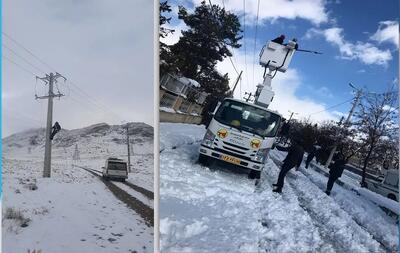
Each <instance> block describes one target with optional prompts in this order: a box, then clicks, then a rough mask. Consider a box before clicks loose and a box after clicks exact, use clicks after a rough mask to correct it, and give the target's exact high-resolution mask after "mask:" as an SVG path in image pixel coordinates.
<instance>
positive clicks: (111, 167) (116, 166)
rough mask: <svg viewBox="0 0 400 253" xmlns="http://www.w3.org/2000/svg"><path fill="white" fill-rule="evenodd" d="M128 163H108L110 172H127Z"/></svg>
mask: <svg viewBox="0 0 400 253" xmlns="http://www.w3.org/2000/svg"><path fill="white" fill-rule="evenodd" d="M126 167H127V166H126V163H118V162H108V169H109V170H126Z"/></svg>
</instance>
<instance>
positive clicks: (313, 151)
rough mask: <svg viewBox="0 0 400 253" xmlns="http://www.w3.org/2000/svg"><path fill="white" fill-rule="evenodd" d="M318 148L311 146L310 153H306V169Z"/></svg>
mask: <svg viewBox="0 0 400 253" xmlns="http://www.w3.org/2000/svg"><path fill="white" fill-rule="evenodd" d="M319 148H320V146H317V145H313V146H312V148H311V150H310V152H309V153H308V156H307V160H306V169H308V166H309V165H310V163H311V161H312V160H313V159H314V157H315V155H316V154H317V151H318V149H319Z"/></svg>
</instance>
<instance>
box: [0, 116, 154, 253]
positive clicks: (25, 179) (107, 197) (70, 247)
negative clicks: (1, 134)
mask: <svg viewBox="0 0 400 253" xmlns="http://www.w3.org/2000/svg"><path fill="white" fill-rule="evenodd" d="M124 127H125V125H124V126H120V125H107V124H105V123H100V124H96V125H92V126H88V127H85V128H81V129H74V130H61V131H60V132H59V133H58V134H57V135H56V136H55V138H54V140H53V145H52V174H51V178H42V171H43V156H44V142H45V138H44V133H45V130H44V129H31V130H28V131H24V132H21V133H17V134H14V135H11V136H9V137H7V138H4V139H3V140H2V141H3V204H2V207H3V251H4V252H27V250H28V249H30V250H31V251H32V250H34V249H36V250H42V251H43V252H104V253H105V252H122V251H123V252H135V251H136V252H153V234H154V233H153V230H154V229H153V227H151V226H148V224H146V221H145V220H144V219H143V218H142V216H141V215H140V214H139V213H138V212H136V211H135V210H133V209H131V208H129V207H128V206H127V205H125V203H123V202H121V201H120V200H118V199H117V198H116V197H115V196H114V195H113V193H112V192H111V191H110V190H109V189H108V188H107V187H106V185H105V184H104V183H103V182H102V181H101V180H100V178H99V177H97V176H95V175H93V174H90V173H88V172H87V171H85V170H83V169H81V168H79V167H75V166H73V165H78V166H80V167H86V168H91V169H95V170H100V169H101V167H102V166H104V162H105V159H106V158H108V157H118V158H122V159H125V160H126V159H127V145H126V129H125V128H124ZM129 137H130V143H131V164H132V172H131V173H130V174H129V178H128V181H129V182H130V183H133V184H135V185H137V186H139V187H141V188H144V189H147V190H148V191H153V177H154V173H153V171H154V167H153V158H154V156H153V128H152V127H151V126H149V125H146V124H144V123H129ZM76 150H77V151H76ZM74 153H78V154H79V159H73V157H74ZM75 158H76V157H75ZM124 187H125V188H127V186H124ZM125 190H126V189H125ZM127 192H128V193H129V192H133V190H132V189H130V190H127ZM135 194H136V198H137V199H139V200H141V199H142V200H143V199H144V198H145V196H141V195H140V193H137V192H135ZM134 197H135V196H134ZM143 202H145V203H144V204H145V205H147V206H149V207H150V208H153V201H152V200H147V201H143Z"/></svg>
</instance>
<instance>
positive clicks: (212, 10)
mask: <svg viewBox="0 0 400 253" xmlns="http://www.w3.org/2000/svg"><path fill="white" fill-rule="evenodd" d="M208 2H209V4H210V8H211V12H212V13H213V15H214V18H215V17H216V15H215V12H214V8H213V5H212V3H211V0H208ZM224 5H225V4H224ZM224 9H225V7H224ZM232 51H233V48H232ZM232 55H233V52H232ZM228 58H229V61H230V62H231V64H232V67H233V69H234V70H235V72H236V74H238V75H239V71H237V69H236V66H235V64H234V63H233V61H232V58H231V56H228Z"/></svg>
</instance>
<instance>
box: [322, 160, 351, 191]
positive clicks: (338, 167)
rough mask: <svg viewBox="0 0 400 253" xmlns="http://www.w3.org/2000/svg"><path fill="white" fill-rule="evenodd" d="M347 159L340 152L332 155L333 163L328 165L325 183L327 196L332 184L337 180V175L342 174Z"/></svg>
mask: <svg viewBox="0 0 400 253" xmlns="http://www.w3.org/2000/svg"><path fill="white" fill-rule="evenodd" d="M346 163H347V161H346V159H345V157H344V155H343V154H342V153H338V154H337V155H336V156H335V157H334V163H333V164H331V165H329V169H330V170H329V179H328V183H327V185H326V191H325V193H326V194H327V195H328V196H329V195H330V194H331V190H332V187H333V184H334V183H335V182H336V180H338V178H339V177H341V176H342V173H343V170H344V166H345V165H346Z"/></svg>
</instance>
